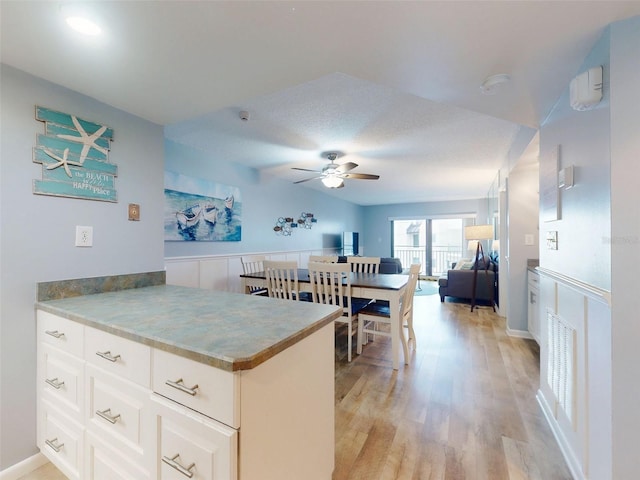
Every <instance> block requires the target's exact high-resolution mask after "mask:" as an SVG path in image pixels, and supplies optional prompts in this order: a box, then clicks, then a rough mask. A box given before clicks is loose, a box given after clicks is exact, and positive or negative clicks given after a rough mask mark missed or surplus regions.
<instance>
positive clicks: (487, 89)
mask: <svg viewBox="0 0 640 480" xmlns="http://www.w3.org/2000/svg"><path fill="white" fill-rule="evenodd" d="M510 81H511V76H510V75H508V74H506V73H498V74H496V75H491V76H490V77H487V78H485V80H484V82H482V85H480V91H481V92H482V93H483V94H485V95H495V94H496V93H498V90H499V89H500V87H501V86H502V85H504V84H505V83H509V82H510Z"/></svg>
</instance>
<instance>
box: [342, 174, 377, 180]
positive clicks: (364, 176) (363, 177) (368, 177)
mask: <svg viewBox="0 0 640 480" xmlns="http://www.w3.org/2000/svg"><path fill="white" fill-rule="evenodd" d="M340 176H341V177H342V178H356V179H358V180H378V179H379V178H380V175H371V174H369V173H344V174H342V175H340Z"/></svg>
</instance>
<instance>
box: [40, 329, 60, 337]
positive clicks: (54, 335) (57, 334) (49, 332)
mask: <svg viewBox="0 0 640 480" xmlns="http://www.w3.org/2000/svg"><path fill="white" fill-rule="evenodd" d="M44 333H46V334H47V335H51V336H52V337H55V338H60V337H64V332H59V331H58V330H45V331H44Z"/></svg>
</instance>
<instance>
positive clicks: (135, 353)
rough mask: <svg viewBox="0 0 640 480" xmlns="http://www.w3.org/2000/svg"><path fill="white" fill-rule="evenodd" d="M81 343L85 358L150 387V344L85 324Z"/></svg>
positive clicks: (109, 370) (115, 373)
mask: <svg viewBox="0 0 640 480" xmlns="http://www.w3.org/2000/svg"><path fill="white" fill-rule="evenodd" d="M84 345H85V346H84V352H85V360H86V361H87V362H89V363H92V364H93V365H96V366H98V367H100V368H103V369H105V370H107V371H108V372H110V373H113V374H114V375H118V376H122V377H124V378H127V379H129V380H131V381H132V382H135V383H137V384H138V385H142V386H143V387H147V388H149V387H150V381H151V348H150V347H148V346H146V345H143V344H141V343H136V342H133V341H131V340H128V339H126V338H122V337H118V336H117V335H112V334H110V333H107V332H103V331H102V330H97V329H95V328H89V327H87V328H86V329H85V342H84Z"/></svg>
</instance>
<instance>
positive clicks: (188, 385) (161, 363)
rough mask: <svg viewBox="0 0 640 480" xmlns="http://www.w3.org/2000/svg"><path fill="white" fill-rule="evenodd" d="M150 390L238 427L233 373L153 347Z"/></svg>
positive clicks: (237, 395)
mask: <svg viewBox="0 0 640 480" xmlns="http://www.w3.org/2000/svg"><path fill="white" fill-rule="evenodd" d="M152 359H153V369H152V370H153V381H152V384H153V385H152V390H153V391H154V392H155V393H159V394H160V395H162V396H163V397H167V398H170V399H171V400H174V401H176V402H178V403H180V404H181V405H186V406H187V407H189V408H192V409H193V410H195V411H197V412H200V413H203V414H204V415H207V416H209V417H211V418H214V419H216V420H218V421H220V422H222V423H224V424H226V425H229V426H231V427H233V428H239V427H240V401H239V398H240V384H239V379H238V376H237V375H236V374H234V373H233V372H227V371H224V370H220V369H219V368H214V367H210V366H209V365H206V364H204V363H200V362H196V361H194V360H191V359H188V358H185V357H181V356H178V355H174V354H172V353H168V352H165V351H163V350H158V349H154V350H153V353H152Z"/></svg>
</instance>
